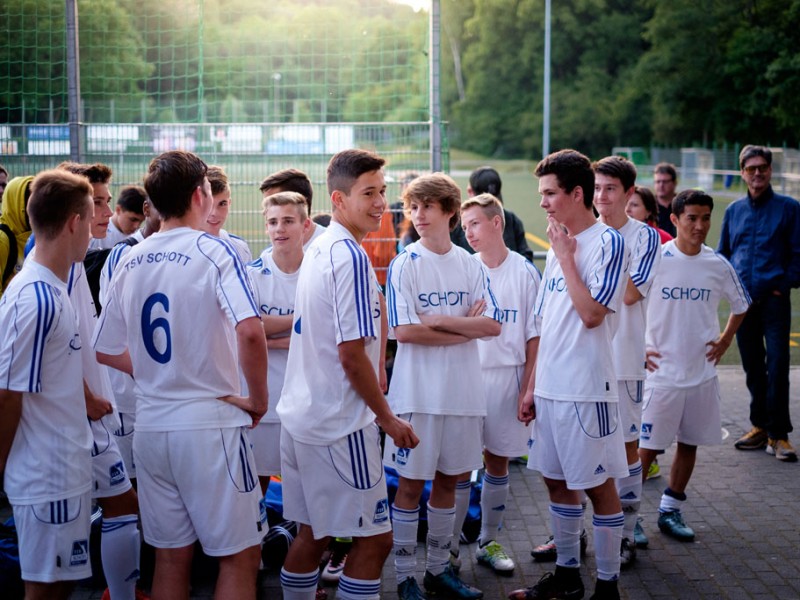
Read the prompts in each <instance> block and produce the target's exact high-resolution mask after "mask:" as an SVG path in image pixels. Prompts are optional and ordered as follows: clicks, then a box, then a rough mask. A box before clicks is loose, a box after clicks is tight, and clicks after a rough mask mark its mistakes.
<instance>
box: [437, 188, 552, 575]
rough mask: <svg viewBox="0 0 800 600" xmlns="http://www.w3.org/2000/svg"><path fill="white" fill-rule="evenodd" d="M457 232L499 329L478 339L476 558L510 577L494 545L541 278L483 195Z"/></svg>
mask: <svg viewBox="0 0 800 600" xmlns="http://www.w3.org/2000/svg"><path fill="white" fill-rule="evenodd" d="M461 226H462V228H463V229H464V232H465V234H466V238H467V242H468V243H469V245H470V246H471V247H472V249H473V250H475V252H476V253H477V254H475V255H474V257H475V258H477V259H478V260H480V262H481V263H482V264H483V266H484V267H485V268H486V271H487V272H488V274H489V280H490V281H491V286H492V295H493V296H494V298H495V300H496V302H497V305H498V307H499V308H500V316H501V322H502V324H503V325H502V329H501V331H500V335H499V336H498V337H496V338H490V339H487V340H478V351H479V353H480V360H481V374H482V376H483V389H484V393H485V395H486V404H487V411H486V418H485V419H484V421H483V448H484V450H483V462H484V465H485V467H486V469H485V471H484V474H483V488H482V490H481V533H480V537H479V544H478V551H477V554H476V556H477V560H478V563H479V564H484V565H487V566H489V567H491V568H492V569H494V570H495V571H497V572H500V573H510V572H511V571H513V570H514V561H513V560H512V559H511V558H510V557H509V556H508V554H507V553H506V551H505V550H504V549H503V547H502V546H501V545H500V544H499V543H498V542H497V541H496V537H497V532H498V531H499V530H500V526H501V524H502V520H503V512H504V511H505V505H506V502H507V501H508V460H509V458H511V457H514V456H522V455H524V454H527V452H528V450H527V447H528V439H529V438H530V433H531V431H530V428H529V427H528V425H527V424H526V423H523V422H521V421H520V420H519V418H518V417H519V408H520V406H521V403H522V401H523V399H524V395H525V392H526V390H527V388H528V382H529V381H530V379H531V377H532V376H533V368H534V365H535V364H536V350H537V349H538V347H539V328H538V326H537V323H536V317H535V315H534V305H535V301H536V295H537V292H538V290H539V284H540V283H541V280H542V275H541V273H539V269H537V268H536V267H535V266H534V265H533V263H531V262H529V261H528V260H527V259H526V258H525V257H523V256H522V255H520V254H517V253H516V252H512V251H509V249H508V248H507V247H506V244H505V242H504V240H503V229H504V227H505V213H504V211H503V205H502V204H500V201H499V200H498V199H497V198H495V197H494V196H492V195H491V194H479V195H477V196H473V197H472V198H470V199H468V200H466V201H464V203H463V204H462V205H461ZM469 481H470V479H469V476H467V477H462V478H461V479H460V481H459V482H458V487H457V488H456V525H455V528H454V529H453V538H454V539H453V546H454V547H455V548H456V552H453V550H451V551H450V553H451V554H454V555H456V556H458V552H457V549H458V539H459V538H458V536H459V534H460V532H461V528H462V527H463V525H464V518H465V517H466V513H467V510H468V508H469V493H470V483H469Z"/></svg>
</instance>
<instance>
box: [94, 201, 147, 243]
mask: <svg viewBox="0 0 800 600" xmlns="http://www.w3.org/2000/svg"><path fill="white" fill-rule="evenodd" d="M146 199H147V192H145V190H144V188H143V187H141V186H138V185H127V186H125V187H124V188H122V189H121V190H120V192H119V195H118V196H117V202H116V206H115V207H114V214H113V215H111V220H110V221H109V222H108V233H107V234H106V237H105V238H104V239H99V238H95V239H93V240H92V243H91V244H89V249H90V250H107V249H110V248H113V247H114V246H115V245H116V244H118V243H119V242H121V241H122V240H124V239H125V238H127V237H129V236H131V235H135V234H136V233H137V232H138V231H139V227H140V226H141V224H142V223H143V222H144V218H145V217H144V201H145V200H146ZM140 241H141V240H140Z"/></svg>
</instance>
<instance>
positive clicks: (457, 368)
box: [384, 173, 500, 600]
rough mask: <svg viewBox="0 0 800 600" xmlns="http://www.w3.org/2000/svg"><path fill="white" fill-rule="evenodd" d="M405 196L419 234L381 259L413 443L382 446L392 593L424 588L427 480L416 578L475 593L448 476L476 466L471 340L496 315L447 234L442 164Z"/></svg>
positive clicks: (452, 217) (448, 199)
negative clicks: (461, 565)
mask: <svg viewBox="0 0 800 600" xmlns="http://www.w3.org/2000/svg"><path fill="white" fill-rule="evenodd" d="M403 205H404V208H405V210H406V211H407V212H408V213H409V214H410V217H411V221H412V222H413V223H414V227H415V228H416V230H417V232H418V233H419V235H420V240H419V241H418V242H414V243H412V244H409V245H408V246H406V248H405V250H404V251H403V252H402V253H401V254H399V255H398V256H397V257H396V258H395V259H394V260H393V261H392V264H391V266H390V267H389V280H388V286H387V288H388V305H389V307H388V308H389V324H390V325H391V326H392V327H394V332H395V336H396V337H397V342H398V344H397V356H396V357H395V362H394V371H393V375H392V385H391V388H390V389H389V401H390V402H391V404H392V408H393V409H394V410H395V411H396V412H397V413H398V414H400V415H401V416H402V417H403V418H404V419H406V420H407V421H409V422H410V423H411V424H412V425H414V430H415V431H416V432H417V434H418V435H419V436H420V440H421V442H420V445H419V447H418V448H416V449H414V450H412V449H410V448H407V447H404V446H402V445H400V444H395V445H392V444H388V443H387V444H386V448H385V451H384V461H385V462H386V464H387V465H388V466H391V467H393V468H395V469H396V470H397V472H398V473H399V475H400V478H399V483H398V489H397V495H396V497H395V501H394V506H393V507H392V527H393V530H394V553H395V571H396V572H397V583H398V592H399V596H400V598H401V599H402V600H409V599H412V600H413V599H417V598H423V597H424V596H423V595H422V592H421V590H420V589H419V587H418V585H417V581H416V579H415V571H416V556H415V553H416V548H417V527H418V524H419V500H420V497H421V496H422V490H423V487H424V485H425V481H427V480H433V485H432V489H431V497H430V500H429V502H428V507H427V508H428V543H427V558H426V568H425V579H424V580H423V583H424V586H425V588H426V589H427V590H428V591H430V592H432V593H441V594H449V595H452V596H454V597H457V598H481V597H483V593H482V592H481V591H480V590H478V589H476V588H473V587H471V586H468V585H467V584H465V583H464V582H463V581H461V579H459V578H458V576H457V575H456V574H455V572H454V570H453V569H452V567H451V566H450V548H451V543H452V537H453V529H454V526H455V518H456V517H455V489H456V483H457V481H458V479H459V476H461V475H462V474H464V473H468V472H470V471H472V470H474V469H479V468H480V467H481V465H482V460H481V451H482V449H483V448H482V443H481V438H482V435H481V430H482V422H483V417H485V416H486V399H485V397H484V394H483V382H482V381H481V377H480V358H479V355H478V342H477V339H478V338H483V337H490V336H497V335H499V333H500V322H499V319H500V315H499V310H498V308H497V305H496V303H495V301H494V298H493V297H492V295H491V291H490V290H489V281H488V277H487V276H486V273H485V272H484V270H483V268H482V267H481V265H480V263H479V262H477V261H475V259H473V258H472V257H471V256H470V255H469V253H467V251H466V250H464V249H462V248H459V247H458V246H454V245H453V244H452V242H451V241H450V232H451V231H452V230H453V228H454V227H455V226H456V225H457V224H458V217H459V212H460V207H461V191H460V190H459V188H458V186H457V185H456V183H455V182H454V181H453V180H452V179H451V178H450V177H448V176H447V175H443V174H441V173H434V174H432V175H425V176H422V177H419V178H418V179H415V180H414V181H412V182H411V184H410V185H409V186H408V187H407V188H406V189H405V191H404V192H403ZM443 373H448V374H451V376H449V377H443V376H442V374H443ZM456 374H457V375H456Z"/></svg>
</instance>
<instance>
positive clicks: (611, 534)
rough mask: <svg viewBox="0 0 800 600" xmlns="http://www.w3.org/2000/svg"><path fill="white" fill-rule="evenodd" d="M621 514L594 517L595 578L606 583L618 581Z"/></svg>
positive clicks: (622, 519)
mask: <svg viewBox="0 0 800 600" xmlns="http://www.w3.org/2000/svg"><path fill="white" fill-rule="evenodd" d="M624 521H625V518H624V517H623V515H622V513H621V512H619V513H617V514H615V515H594V516H593V517H592V525H593V526H594V561H595V564H596V565H597V578H598V579H605V580H606V581H614V580H616V579H619V561H620V558H619V547H620V545H621V544H622V525H623V523H624Z"/></svg>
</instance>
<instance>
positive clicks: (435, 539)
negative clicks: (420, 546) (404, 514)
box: [425, 504, 456, 575]
mask: <svg viewBox="0 0 800 600" xmlns="http://www.w3.org/2000/svg"><path fill="white" fill-rule="evenodd" d="M455 518H456V508H455V506H454V507H452V508H434V507H432V506H431V505H430V504H428V544H427V549H428V555H427V556H426V558H425V570H426V571H428V572H430V573H431V574H432V575H439V574H440V573H443V572H444V570H445V569H446V568H447V566H448V565H449V564H450V545H451V540H452V539H453V521H454V520H455Z"/></svg>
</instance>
